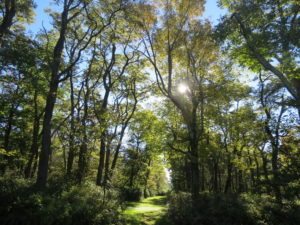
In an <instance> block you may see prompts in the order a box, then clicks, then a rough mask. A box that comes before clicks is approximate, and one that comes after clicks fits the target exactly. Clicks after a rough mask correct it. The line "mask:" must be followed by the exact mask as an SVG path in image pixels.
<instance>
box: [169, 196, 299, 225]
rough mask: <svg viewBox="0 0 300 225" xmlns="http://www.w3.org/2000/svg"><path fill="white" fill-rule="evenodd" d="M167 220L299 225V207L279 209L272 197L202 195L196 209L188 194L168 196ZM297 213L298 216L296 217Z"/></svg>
mask: <svg viewBox="0 0 300 225" xmlns="http://www.w3.org/2000/svg"><path fill="white" fill-rule="evenodd" d="M168 198H169V210H168V217H169V218H170V220H171V221H172V222H173V223H174V224H180V225H196V224H197V225H273V224H274V225H275V224H276V225H296V224H300V215H299V212H300V207H299V205H296V204H287V203H285V204H284V205H283V206H279V205H278V204H276V201H275V200H274V199H273V198H272V197H270V196H257V195H249V194H244V195H240V196H239V195H234V194H229V195H225V194H221V193H220V194H208V193H202V194H201V195H200V198H199V199H198V201H197V207H196V208H195V207H193V204H192V199H191V195H190V194H188V193H182V192H181V193H171V194H170V195H169V197H168ZM297 212H298V213H297Z"/></svg>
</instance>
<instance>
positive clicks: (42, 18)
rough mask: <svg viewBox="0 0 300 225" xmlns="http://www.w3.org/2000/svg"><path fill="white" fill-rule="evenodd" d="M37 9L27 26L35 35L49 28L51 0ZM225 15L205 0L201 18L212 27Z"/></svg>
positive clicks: (38, 0)
mask: <svg viewBox="0 0 300 225" xmlns="http://www.w3.org/2000/svg"><path fill="white" fill-rule="evenodd" d="M35 3H36V5H37V8H36V9H35V13H36V17H35V23H34V24H31V25H29V26H28V28H29V30H31V31H32V32H34V33H36V32H38V31H39V30H40V29H41V28H42V24H43V25H44V27H46V28H47V27H49V26H50V22H51V21H50V18H49V16H48V15H47V14H46V13H45V12H44V10H45V9H46V8H53V7H55V4H54V3H53V0H35ZM224 13H225V10H222V9H220V8H219V7H218V6H217V0H206V3H205V12H204V15H203V17H204V18H208V19H209V20H210V21H211V22H212V23H213V24H214V25H215V24H217V22H218V18H220V16H221V15H223V14H224Z"/></svg>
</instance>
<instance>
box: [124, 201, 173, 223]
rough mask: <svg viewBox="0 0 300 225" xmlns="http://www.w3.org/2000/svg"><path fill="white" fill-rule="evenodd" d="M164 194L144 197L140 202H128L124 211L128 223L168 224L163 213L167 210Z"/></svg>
mask: <svg viewBox="0 0 300 225" xmlns="http://www.w3.org/2000/svg"><path fill="white" fill-rule="evenodd" d="M166 204H167V203H166V197H165V196H156V197H150V198H146V199H144V200H142V201H140V202H129V203H128V206H127V208H126V209H125V211H124V216H125V218H126V224H128V225H138V224H139V225H154V224H155V225H162V224H169V223H168V221H167V220H166V217H165V214H166V210H167V206H166Z"/></svg>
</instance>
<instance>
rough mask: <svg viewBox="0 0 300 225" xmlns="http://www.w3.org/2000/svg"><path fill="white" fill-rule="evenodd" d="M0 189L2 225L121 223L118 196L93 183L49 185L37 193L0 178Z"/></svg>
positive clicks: (17, 181)
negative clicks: (61, 185)
mask: <svg viewBox="0 0 300 225" xmlns="http://www.w3.org/2000/svg"><path fill="white" fill-rule="evenodd" d="M53 183H56V184H57V183H59V182H53ZM9 187H12V188H13V189H11V190H13V191H11V190H9ZM56 188H57V189H56ZM0 190H1V196H0V202H1V207H0V221H2V224H3V225H27V224H28V225H29V224H30V225H35V224H36V225H44V224H45V225H52V224H53V225H60V224H63V225H69V224H70V225H71V224H72V225H77V224H78V225H79V224H80V225H82V224H88V225H89V224H91V225H93V224H104V225H105V224H120V222H119V221H121V218H120V213H119V201H118V195H117V193H116V192H114V191H106V192H105V191H104V190H103V189H102V188H100V187H98V186H96V185H94V184H85V185H82V186H76V185H64V186H63V188H61V187H60V188H58V187H57V186H56V185H55V186H51V182H50V184H49V186H48V188H47V189H46V190H45V191H43V192H37V191H35V190H34V188H32V187H31V184H30V183H29V182H26V181H24V180H23V181H21V180H19V179H16V180H5V179H1V180H0Z"/></svg>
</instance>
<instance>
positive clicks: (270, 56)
mask: <svg viewBox="0 0 300 225" xmlns="http://www.w3.org/2000/svg"><path fill="white" fill-rule="evenodd" d="M220 2H221V5H222V6H223V7H225V8H227V9H228V10H229V15H227V16H225V17H224V18H223V22H222V23H221V24H219V25H218V30H219V34H220V36H221V38H222V39H223V40H225V38H226V40H228V41H227V43H228V46H231V47H230V50H231V55H232V56H233V57H234V58H236V59H237V60H238V61H239V62H240V63H241V64H243V65H244V66H247V67H248V68H250V69H251V70H253V71H256V72H258V71H259V69H260V68H263V69H264V70H266V71H270V72H271V73H272V74H273V75H275V76H276V77H277V78H278V79H279V80H280V82H281V83H282V85H283V86H284V87H285V88H286V90H287V91H288V92H289V93H290V95H291V97H292V99H293V102H292V104H289V105H292V106H293V107H296V108H297V109H298V110H299V109H300V79H299V74H300V70H299V62H298V59H297V58H298V57H299V47H300V42H299V39H298V38H297V36H299V34H300V29H299V26H298V25H299V22H300V16H299V12H300V4H299V2H297V1H289V0H285V1H234V2H231V1H227V0H222V1H220ZM257 63H258V64H257ZM299 115H300V114H299Z"/></svg>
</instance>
